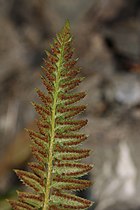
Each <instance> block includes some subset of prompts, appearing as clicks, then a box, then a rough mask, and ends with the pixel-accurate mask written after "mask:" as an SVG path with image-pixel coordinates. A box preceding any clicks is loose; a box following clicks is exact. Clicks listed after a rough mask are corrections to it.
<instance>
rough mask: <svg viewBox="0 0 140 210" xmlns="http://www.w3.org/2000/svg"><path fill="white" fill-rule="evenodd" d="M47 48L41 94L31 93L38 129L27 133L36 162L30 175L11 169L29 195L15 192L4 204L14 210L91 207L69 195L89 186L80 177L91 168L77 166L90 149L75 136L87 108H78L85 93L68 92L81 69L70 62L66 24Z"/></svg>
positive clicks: (81, 135)
mask: <svg viewBox="0 0 140 210" xmlns="http://www.w3.org/2000/svg"><path fill="white" fill-rule="evenodd" d="M50 47H51V52H48V51H46V55H47V59H44V66H43V67H42V73H41V80H42V83H43V85H44V86H45V89H46V92H43V91H42V90H40V89H36V92H37V94H38V97H39V98H40V101H41V103H34V102H33V103H32V104H33V106H34V108H35V110H36V112H37V113H38V114H39V119H38V120H37V127H38V131H33V130H27V132H28V133H29V136H30V138H31V149H32V154H33V156H34V157H35V159H36V161H34V162H31V163H29V164H28V165H29V168H30V169H31V171H30V172H26V171H22V170H16V171H15V172H16V174H17V176H18V177H19V179H20V180H21V181H22V182H23V183H24V184H25V185H26V186H27V187H29V188H31V189H32V191H31V192H30V193H27V192H18V201H9V203H10V204H11V206H12V208H13V209H15V210H41V209H42V210H66V209H69V210H73V209H87V208H89V207H90V206H91V205H92V202H91V201H89V200H86V199H83V198H80V197H78V196H75V195H73V194H71V191H78V190H83V189H85V188H87V187H89V186H90V184H91V183H90V181H88V180H83V179H81V178H80V177H82V176H83V175H85V174H87V173H88V172H89V171H90V170H91V169H92V165H89V164H85V163H81V162H79V161H80V160H81V159H83V158H86V157H88V156H89V154H90V150H89V149H81V148H80V144H81V143H82V142H83V141H85V140H86V139H87V135H85V134H83V133H81V132H80V129H81V128H82V127H84V126H85V125H86V124H87V120H79V119H76V118H75V116H76V115H78V114H80V113H82V112H83V111H84V110H85V109H86V106H85V105H81V104H80V105H78V104H77V103H78V102H79V101H80V100H81V99H83V98H84V97H85V95H86V94H85V92H80V93H75V92H74V91H73V90H74V89H75V88H76V87H77V86H78V85H79V84H80V83H81V82H82V80H83V78H82V77H78V73H79V71H80V68H79V67H77V66H76V63H77V60H78V59H75V58H73V53H74V49H73V48H72V36H71V34H70V26H69V23H68V22H66V24H65V26H64V27H63V29H62V31H61V32H60V33H58V34H57V36H56V38H55V39H54V42H53V44H51V45H50ZM79 178H80V179H79Z"/></svg>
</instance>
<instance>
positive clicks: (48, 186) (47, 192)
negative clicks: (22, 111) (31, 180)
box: [42, 43, 64, 210]
mask: <svg viewBox="0 0 140 210" xmlns="http://www.w3.org/2000/svg"><path fill="white" fill-rule="evenodd" d="M63 54H64V43H63V44H62V48H61V51H60V57H59V60H58V62H57V64H56V65H57V75H56V86H55V92H54V103H53V106H52V118H51V119H52V122H51V139H50V148H49V157H48V173H47V183H46V190H45V199H44V206H43V209H42V210H48V209H49V199H50V192H51V180H52V170H53V148H54V137H55V116H56V106H57V97H58V91H59V80H60V71H61V65H62V61H63Z"/></svg>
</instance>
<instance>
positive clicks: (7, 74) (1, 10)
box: [0, 0, 140, 210]
mask: <svg viewBox="0 0 140 210" xmlns="http://www.w3.org/2000/svg"><path fill="white" fill-rule="evenodd" d="M66 19H69V20H70V22H71V28H72V33H73V35H74V37H75V39H74V45H75V48H76V55H77V56H78V57H80V60H79V65H80V66H82V72H81V74H82V75H84V76H86V79H85V80H84V82H83V83H82V85H81V86H80V88H79V90H80V89H82V90H86V91H87V94H88V95H87V97H86V99H85V101H86V103H87V104H88V108H87V111H86V113H85V116H86V118H88V120H89V123H88V126H87V127H86V128H85V130H86V132H87V133H89V134H90V137H89V140H88V142H86V143H85V145H86V147H90V148H92V149H93V153H92V155H91V158H90V160H87V161H90V162H92V163H94V170H93V171H92V172H91V173H90V175H89V178H90V179H91V180H92V181H93V183H94V185H93V187H91V188H90V189H89V190H86V191H83V192H82V193H81V194H80V195H81V196H84V197H86V198H88V199H91V200H93V201H95V205H94V206H93V207H92V208H91V209H95V210H139V209H140V1H139V0H88V1H87V0H70V1H66V0H57V1H56V0H30V1H28V0H10V1H8V0H0V210H10V207H9V205H8V204H7V203H6V202H5V198H9V197H15V190H16V189H18V188H21V183H20V182H19V180H18V178H17V177H16V175H15V174H14V172H13V171H12V169H13V168H20V169H27V164H26V163H27V161H29V160H30V158H31V157H30V149H29V138H28V135H27V134H26V133H25V131H24V128H25V127H27V128H34V127H35V125H34V119H35V117H36V116H35V111H34V109H33V108H32V106H31V104H30V101H32V100H34V99H36V95H35V91H34V88H35V87H39V86H40V85H41V82H40V79H39V72H40V66H41V64H42V63H43V62H42V57H43V56H44V50H45V49H46V48H48V46H49V42H50V41H51V40H52V38H53V37H54V36H55V34H56V33H57V32H58V31H59V30H60V28H61V27H62V26H63V24H64V22H65V20H66Z"/></svg>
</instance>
